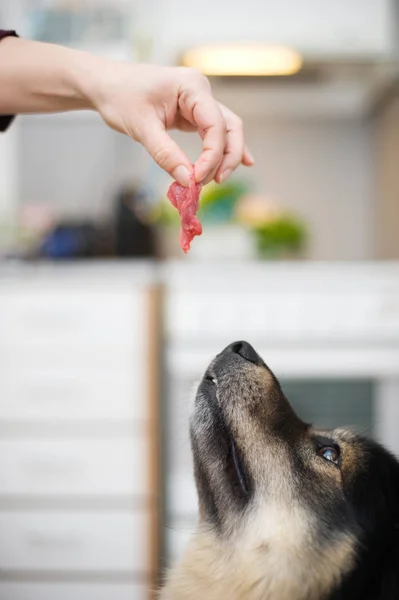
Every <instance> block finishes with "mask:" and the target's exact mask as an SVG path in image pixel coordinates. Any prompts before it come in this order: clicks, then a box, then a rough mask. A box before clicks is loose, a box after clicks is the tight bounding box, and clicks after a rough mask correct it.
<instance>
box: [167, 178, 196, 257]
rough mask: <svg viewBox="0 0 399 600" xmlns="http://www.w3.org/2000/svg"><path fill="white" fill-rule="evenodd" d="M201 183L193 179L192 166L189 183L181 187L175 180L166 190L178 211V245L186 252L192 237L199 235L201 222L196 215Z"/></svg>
mask: <svg viewBox="0 0 399 600" xmlns="http://www.w3.org/2000/svg"><path fill="white" fill-rule="evenodd" d="M201 187H202V185H201V184H200V183H197V182H196V181H195V172H194V167H193V169H192V171H191V173H190V185H189V187H188V188H186V187H183V186H182V185H180V183H177V181H175V182H174V183H172V185H171V186H170V188H169V190H168V198H169V200H170V201H171V203H172V204H173V206H174V207H175V208H177V210H178V211H179V213H180V219H181V228H180V247H181V249H182V250H183V252H185V253H186V254H187V252H188V251H189V250H190V244H191V241H192V239H193V238H194V237H195V236H196V235H201V233H202V227H201V223H200V222H199V220H198V217H197V216H196V213H197V210H198V207H199V197H200V192H201Z"/></svg>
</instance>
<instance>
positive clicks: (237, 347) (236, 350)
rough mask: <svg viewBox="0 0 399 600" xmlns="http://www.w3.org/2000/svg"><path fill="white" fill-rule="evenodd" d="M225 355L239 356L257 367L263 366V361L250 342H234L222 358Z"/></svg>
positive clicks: (226, 349) (225, 350)
mask: <svg viewBox="0 0 399 600" xmlns="http://www.w3.org/2000/svg"><path fill="white" fill-rule="evenodd" d="M224 354H238V355H239V356H241V358H244V359H245V360H247V361H249V362H251V363H254V364H255V365H259V366H260V365H262V359H261V358H260V356H259V355H258V354H257V352H256V351H255V350H254V348H253V347H252V346H251V344H249V343H248V342H244V341H241V342H234V343H233V344H230V345H229V346H227V348H225V349H224V350H223V352H221V354H220V356H223V355H224Z"/></svg>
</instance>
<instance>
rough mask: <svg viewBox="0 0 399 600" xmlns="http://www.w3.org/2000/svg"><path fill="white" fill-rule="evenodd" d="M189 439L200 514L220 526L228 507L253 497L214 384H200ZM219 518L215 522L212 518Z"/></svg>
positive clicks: (236, 505)
mask: <svg viewBox="0 0 399 600" xmlns="http://www.w3.org/2000/svg"><path fill="white" fill-rule="evenodd" d="M191 440H192V449H193V457H194V467H195V474H196V482H197V490H198V496H199V502H200V506H202V509H203V510H202V515H203V516H207V515H208V516H210V517H211V519H212V520H214V521H215V520H216V521H218V522H219V524H220V516H221V514H223V513H224V512H225V510H221V507H220V506H218V505H219V504H220V503H222V504H223V509H225V508H226V507H227V505H228V506H231V507H234V508H239V509H242V508H244V507H245V506H246V504H247V503H248V501H249V499H250V498H251V495H252V490H253V486H252V482H251V478H250V476H249V474H248V469H247V466H246V465H245V461H244V458H243V456H242V454H241V451H240V449H239V448H238V445H237V443H236V441H235V439H234V436H233V435H232V432H231V429H230V428H229V426H228V424H227V422H226V419H225V415H224V412H223V409H222V403H221V402H220V401H219V391H218V388H217V385H216V384H215V382H214V381H212V380H211V379H210V378H208V377H205V378H204V379H203V381H202V382H201V383H200V385H199V388H198V392H197V396H196V400H195V408H194V412H193V415H192V418H191ZM216 516H217V517H218V518H217V519H216V518H215V517H216Z"/></svg>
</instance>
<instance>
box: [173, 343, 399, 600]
mask: <svg viewBox="0 0 399 600" xmlns="http://www.w3.org/2000/svg"><path fill="white" fill-rule="evenodd" d="M398 401H399V398H398ZM190 434H191V445H192V452H193V457H194V475H195V480H196V485H197V491H198V501H199V524H198V530H197V531H196V533H195V534H194V535H193V537H192V539H191V540H190V542H189V544H188V547H187V549H186V551H185V554H184V556H183V558H182V560H181V562H180V563H179V564H178V565H177V566H176V567H175V568H174V569H172V570H171V572H170V574H169V576H168V577H167V581H166V585H165V587H164V589H163V591H162V592H161V599H162V600H222V599H223V600H244V599H245V600H398V599H399V463H398V461H397V460H396V458H395V457H394V456H393V455H392V454H390V453H389V452H388V451H387V450H386V449H384V448H383V447H382V446H380V445H379V444H377V443H376V442H374V441H371V440H369V439H366V438H365V437H362V436H360V435H358V434H355V433H353V432H351V431H350V430H347V429H335V430H333V431H319V430H317V429H314V428H313V426H311V425H309V424H308V423H305V422H303V421H302V420H301V419H300V418H299V417H298V416H297V415H296V413H295V412H294V410H293V408H292V407H291V406H290V404H289V402H288V400H287V399H286V397H285V396H284V393H283V391H282V389H281V387H280V384H279V382H278V381H277V379H276V377H275V376H274V374H273V373H272V371H271V370H270V369H269V368H268V367H267V366H266V364H265V363H264V362H263V360H262V359H261V357H260V356H259V355H258V354H257V352H256V351H255V350H254V348H253V347H252V346H251V345H250V344H249V343H247V342H235V343H233V344H231V345H230V346H228V347H227V348H225V350H223V352H221V353H220V354H219V355H218V356H217V357H216V358H215V359H214V360H213V362H212V363H211V365H210V366H209V368H208V370H207V371H206V373H205V375H204V377H203V379H202V381H201V382H200V384H199V387H198V391H197V395H196V398H195V403H194V409H193V414H192V417H191V423H190Z"/></svg>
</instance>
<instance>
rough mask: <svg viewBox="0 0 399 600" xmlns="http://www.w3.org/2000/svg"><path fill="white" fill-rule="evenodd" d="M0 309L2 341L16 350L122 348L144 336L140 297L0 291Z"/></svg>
mask: <svg viewBox="0 0 399 600" xmlns="http://www.w3.org/2000/svg"><path fill="white" fill-rule="evenodd" d="M0 307H1V312H2V326H3V333H2V338H3V341H10V342H11V341H14V342H16V343H17V344H19V343H23V344H31V343H47V344H53V343H54V342H58V341H60V340H62V341H63V342H65V343H67V342H75V343H76V342H78V343H79V342H84V341H90V342H91V343H92V344H113V343H120V344H123V343H129V341H130V340H131V339H132V337H133V336H136V338H137V340H139V339H142V337H143V333H144V331H143V326H144V324H145V319H143V314H144V310H145V295H144V294H143V293H142V292H140V291H137V292H134V291H132V292H128V291H125V292H123V291H122V292H120V291H116V292H113V291H109V290H108V291H107V290H106V289H104V288H100V289H99V290H95V291H85V290H84V289H83V290H81V291H74V290H63V291H62V292H61V291H57V290H54V289H53V288H49V289H47V290H46V289H41V290H37V291H27V292H21V293H17V292H15V293H11V292H5V291H4V290H3V291H1V293H0Z"/></svg>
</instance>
